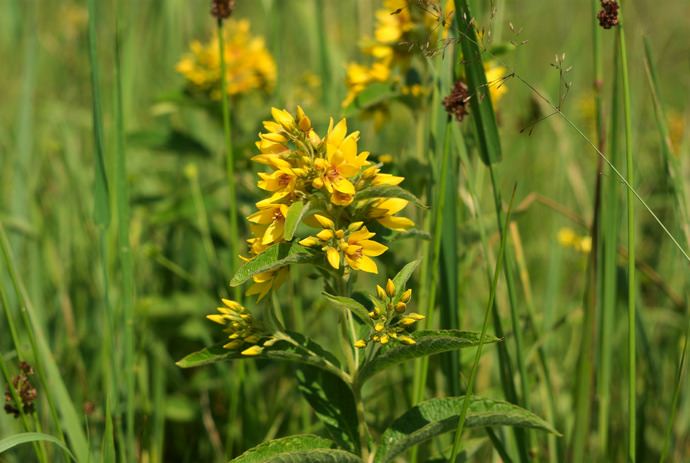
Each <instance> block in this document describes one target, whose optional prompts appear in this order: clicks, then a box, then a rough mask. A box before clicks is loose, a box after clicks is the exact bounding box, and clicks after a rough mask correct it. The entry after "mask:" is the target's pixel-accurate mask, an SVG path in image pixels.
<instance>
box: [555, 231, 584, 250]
mask: <svg viewBox="0 0 690 463" xmlns="http://www.w3.org/2000/svg"><path fill="white" fill-rule="evenodd" d="M558 242H559V243H560V244H561V246H563V247H565V248H573V249H575V250H576V251H578V252H581V253H583V254H589V252H591V251H592V237H591V236H579V235H578V234H577V233H575V232H574V231H573V230H572V229H570V228H567V227H563V228H561V229H560V230H559V231H558Z"/></svg>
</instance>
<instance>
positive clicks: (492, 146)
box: [455, 0, 501, 165]
mask: <svg viewBox="0 0 690 463" xmlns="http://www.w3.org/2000/svg"><path fill="white" fill-rule="evenodd" d="M473 17H474V16H472V14H471V13H470V9H469V6H468V5H467V0H460V2H459V5H457V8H456V10H455V20H456V21H457V24H458V27H459V30H460V48H461V49H462V60H463V62H464V63H465V76H466V77H467V86H468V87H469V91H470V95H471V98H470V108H471V110H472V111H471V113H472V119H473V121H474V125H475V128H476V129H477V138H478V139H479V148H480V149H479V155H480V157H481V159H482V161H483V162H484V164H486V165H489V164H493V163H496V162H499V161H500V160H501V140H500V138H499V136H498V126H497V124H496V116H495V115H494V108H493V106H492V104H491V97H490V95H489V87H488V85H487V83H486V74H485V73H484V65H483V61H482V52H481V50H480V49H479V45H478V39H477V33H476V31H475V26H474V22H473V21H472V18H473Z"/></svg>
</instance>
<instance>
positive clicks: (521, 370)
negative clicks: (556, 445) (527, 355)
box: [488, 164, 531, 463]
mask: <svg viewBox="0 0 690 463" xmlns="http://www.w3.org/2000/svg"><path fill="white" fill-rule="evenodd" d="M488 168H489V176H490V177H491V191H492V192H493V197H494V207H495V209H496V221H497V224H498V230H499V231H500V232H501V239H503V235H504V234H505V233H504V231H503V230H504V229H507V228H506V227H507V224H508V222H507V219H506V218H505V217H504V216H503V201H502V199H501V191H500V189H499V187H498V181H497V179H496V173H495V171H494V167H493V164H488ZM503 258H504V259H505V261H506V262H505V265H504V266H503V273H504V274H505V279H506V287H507V288H508V303H509V307H510V320H511V325H512V329H513V337H514V339H515V350H516V352H515V356H516V358H517V366H518V374H519V375H520V393H521V395H522V397H521V398H520V397H515V398H514V399H515V403H516V404H517V405H520V406H522V407H525V408H529V393H528V391H529V382H528V378H527V369H526V368H525V361H524V351H523V347H522V346H523V342H522V328H521V327H520V322H519V320H520V319H519V316H518V313H517V297H516V293H515V283H514V278H513V268H512V264H513V259H512V255H511V254H510V252H509V251H508V250H506V252H505V254H504V255H503ZM511 381H512V379H511ZM525 433H527V436H528V440H531V433H530V432H529V431H525V430H522V429H519V428H515V438H516V441H517V444H518V450H519V451H520V460H521V461H522V462H523V463H524V462H527V461H529V453H528V451H527V445H526V444H529V442H527V441H525V439H524V437H525Z"/></svg>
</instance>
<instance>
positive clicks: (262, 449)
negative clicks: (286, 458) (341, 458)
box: [232, 434, 335, 463]
mask: <svg viewBox="0 0 690 463" xmlns="http://www.w3.org/2000/svg"><path fill="white" fill-rule="evenodd" d="M333 447H335V443H334V442H333V441H331V440H329V439H325V438H323V437H319V436H315V435H313V434H302V435H298V436H289V437H283V438H281V439H274V440H270V441H268V442H264V443H262V444H259V445H257V446H256V447H254V448H252V449H249V450H247V451H246V452H244V453H243V454H242V455H240V456H239V457H237V458H234V459H233V460H232V463H261V462H265V461H274V458H276V457H279V456H281V455H284V454H286V453H294V452H304V451H309V450H314V449H332V448H333Z"/></svg>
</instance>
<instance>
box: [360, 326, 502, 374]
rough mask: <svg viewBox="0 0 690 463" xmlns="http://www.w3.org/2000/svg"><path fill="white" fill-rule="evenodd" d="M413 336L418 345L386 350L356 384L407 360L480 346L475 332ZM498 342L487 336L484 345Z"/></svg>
mask: <svg viewBox="0 0 690 463" xmlns="http://www.w3.org/2000/svg"><path fill="white" fill-rule="evenodd" d="M411 336H412V338H413V339H414V340H415V341H416V342H417V343H416V344H413V345H411V346H401V345H394V346H391V347H389V348H387V349H384V350H383V351H382V352H381V353H380V354H379V355H377V356H376V357H374V359H373V360H372V361H370V362H367V363H365V364H364V365H362V368H361V369H360V370H359V372H358V373H357V376H356V378H355V381H356V384H358V385H362V384H364V382H365V381H367V380H368V379H369V378H371V377H372V376H373V375H375V374H376V373H379V372H381V371H383V370H385V369H386V368H389V367H392V366H394V365H397V364H399V363H402V362H404V361H406V360H411V359H415V358H419V357H426V356H428V355H433V354H440V353H442V352H449V351H452V350H456V349H462V348H464V347H473V346H477V345H479V333H477V332H474V331H460V330H437V331H433V330H425V331H417V332H415V333H413V334H412V335H411ZM498 341H499V339H498V338H495V337H493V336H487V337H486V338H485V339H484V343H489V342H498Z"/></svg>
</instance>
